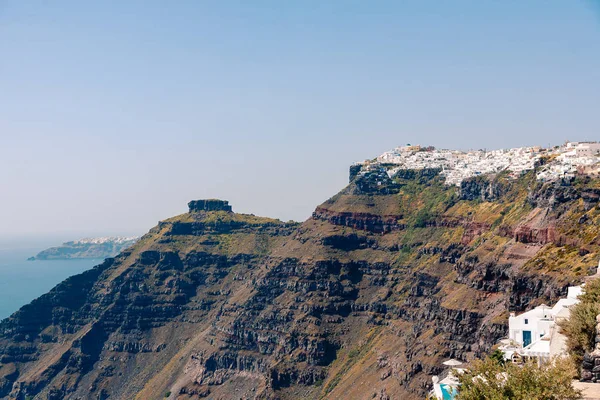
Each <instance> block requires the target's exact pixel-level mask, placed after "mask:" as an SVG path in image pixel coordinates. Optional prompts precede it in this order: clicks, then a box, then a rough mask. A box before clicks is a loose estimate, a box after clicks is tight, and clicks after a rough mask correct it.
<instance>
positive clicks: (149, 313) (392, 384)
mask: <svg viewBox="0 0 600 400" xmlns="http://www.w3.org/2000/svg"><path fill="white" fill-rule="evenodd" d="M533 176H534V175H533V173H532V174H529V175H525V176H523V177H522V178H521V179H519V180H517V181H511V180H508V179H506V178H505V177H503V176H498V177H495V178H477V179H476V180H472V181H469V182H466V183H465V184H464V185H462V187H461V188H460V189H458V188H455V187H447V186H444V185H443V184H442V183H441V181H440V180H439V178H438V177H437V175H436V172H435V171H433V172H431V171H428V173H427V174H424V173H412V174H411V173H404V174H402V175H401V176H398V177H395V178H394V179H393V180H392V179H389V178H388V179H387V180H385V179H383V178H385V177H380V176H379V175H374V176H357V175H356V174H355V175H353V178H354V181H353V182H351V184H350V185H349V186H348V187H347V188H346V189H344V190H343V191H342V192H340V193H339V194H337V195H336V196H334V197H333V198H331V199H330V200H328V201H326V202H325V203H323V204H322V205H320V206H319V207H317V209H316V210H315V213H314V214H313V217H312V218H311V219H309V220H308V221H306V222H304V223H303V224H286V223H282V222H280V221H277V220H272V219H267V218H260V217H255V216H252V215H241V214H235V213H233V212H232V211H231V208H230V206H229V205H228V204H227V203H226V202H220V201H215V200H211V201H196V202H191V203H190V212H189V213H187V214H183V215H180V216H178V217H174V218H172V219H169V220H166V221H163V222H161V223H160V224H159V225H158V226H157V227H155V228H153V229H152V230H151V231H150V232H149V233H148V234H147V235H145V236H144V237H143V238H142V239H141V240H140V241H139V242H138V243H137V244H136V245H135V246H133V247H132V248H130V249H129V250H128V252H127V253H122V254H120V255H119V256H118V257H116V258H115V259H110V260H107V261H106V262H104V263H103V264H101V265H99V266H97V267H95V268H94V269H93V270H90V271H88V272H85V273H83V274H81V275H77V276H75V277H72V278H69V279H67V280H66V281H65V282H63V283H61V284H60V285H58V286H57V287H56V288H54V289H53V290H52V291H51V292H49V293H48V294H46V295H44V296H42V297H41V298H39V299H37V300H35V301H34V302H32V303H31V304H30V305H28V306H25V307H23V308H22V309H21V310H19V311H18V312H17V313H15V314H14V315H13V316H11V317H10V318H8V319H6V320H4V321H2V322H1V323H0V397H2V398H18V399H25V398H27V396H39V397H38V398H41V399H63V398H66V399H78V398H81V399H84V398H85V399H88V398H92V399H132V398H139V399H162V398H164V397H165V395H167V394H169V395H170V398H171V399H197V398H223V399H225V398H232V397H235V398H263V399H275V398H281V399H310V398H313V399H318V398H331V399H337V398H357V399H361V398H364V399H367V398H373V396H375V397H378V398H386V396H389V397H390V398H403V399H411V398H415V399H416V398H422V397H423V396H424V394H425V393H426V391H427V389H428V387H429V384H430V381H431V379H430V377H431V375H433V374H436V373H439V372H440V370H441V368H440V366H441V362H442V361H444V360H445V359H447V358H449V357H454V358H459V359H464V360H468V359H471V358H473V357H476V356H480V355H482V354H483V353H484V352H486V351H488V350H489V348H490V346H491V345H493V344H494V343H495V342H496V340H497V339H499V338H500V337H502V336H503V335H504V334H505V333H506V329H507V326H506V320H507V315H508V311H509V310H511V311H512V310H514V311H520V310H523V309H525V308H527V307H530V306H533V305H536V304H539V303H541V302H552V301H554V300H555V299H557V298H558V297H559V296H561V295H563V294H564V293H565V292H566V287H567V286H568V285H570V284H574V283H579V282H580V281H581V279H582V278H583V277H584V276H585V275H588V274H590V273H593V272H595V271H594V267H595V266H596V265H597V259H598V258H599V257H600V239H599V236H598V234H599V233H600V209H599V207H598V197H599V196H598V195H597V194H598V188H600V185H599V184H598V182H597V181H592V180H587V181H585V180H582V181H576V182H572V183H570V184H566V183H563V184H545V185H544V184H540V183H537V182H535V180H534V179H533ZM380 182H381V183H380ZM386 185H387V186H386Z"/></svg>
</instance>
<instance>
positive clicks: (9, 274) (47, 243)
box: [0, 238, 102, 320]
mask: <svg viewBox="0 0 600 400" xmlns="http://www.w3.org/2000/svg"><path fill="white" fill-rule="evenodd" d="M61 243H62V241H61V240H58V239H50V238H45V239H40V238H35V239H26V238H25V239H23V238H20V239H18V240H7V239H0V320H1V319H4V318H6V317H8V316H9V315H11V314H12V313H14V312H15V311H17V310H18V309H19V308H20V307H21V306H24V305H25V304H28V303H30V302H31V301H32V300H33V299H35V298H37V297H39V296H41V295H42V294H44V293H46V292H48V291H49V290H50V289H52V288H53V287H54V286H56V285H57V284H58V283H60V282H62V281H63V280H65V279H66V278H68V277H69V276H72V275H76V274H79V273H81V272H83V271H85V270H88V269H90V268H92V267H93V266H94V265H98V264H100V263H101V262H102V260H100V259H97V260H93V259H83V260H35V261H27V258H29V257H31V256H35V255H36V254H37V253H38V252H40V251H41V250H44V249H46V248H48V247H51V246H57V245H59V244H61Z"/></svg>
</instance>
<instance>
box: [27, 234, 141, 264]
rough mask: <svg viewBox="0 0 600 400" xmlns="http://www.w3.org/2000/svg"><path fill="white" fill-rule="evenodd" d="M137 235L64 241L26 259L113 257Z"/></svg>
mask: <svg viewBox="0 0 600 400" xmlns="http://www.w3.org/2000/svg"><path fill="white" fill-rule="evenodd" d="M138 239H139V237H134V236H131V237H121V236H109V237H100V238H85V239H80V240H75V241H70V242H65V243H63V244H62V245H60V246H56V247H50V248H48V249H46V250H42V251H40V252H39V253H38V254H36V255H35V256H32V257H29V258H28V259H27V260H28V261H35V260H71V259H104V258H108V257H114V256H116V255H117V254H119V253H120V252H121V251H123V250H124V249H126V248H127V247H129V246H131V245H132V244H134V243H135V242H137V240H138Z"/></svg>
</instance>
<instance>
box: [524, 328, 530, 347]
mask: <svg viewBox="0 0 600 400" xmlns="http://www.w3.org/2000/svg"><path fill="white" fill-rule="evenodd" d="M530 344H531V331H523V347H527V346H529V345H530Z"/></svg>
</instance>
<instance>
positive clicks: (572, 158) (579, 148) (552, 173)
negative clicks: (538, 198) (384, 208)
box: [357, 142, 600, 185]
mask: <svg viewBox="0 0 600 400" xmlns="http://www.w3.org/2000/svg"><path fill="white" fill-rule="evenodd" d="M541 157H549V158H550V162H548V163H547V164H546V165H544V166H543V168H541V170H540V171H539V172H538V174H537V178H538V179H539V180H556V179H560V178H565V177H569V176H574V175H575V174H576V173H578V172H579V173H586V174H600V143H598V142H566V143H565V144H563V145H562V146H555V147H552V148H548V149H545V148H542V147H540V146H534V147H517V148H513V149H502V150H492V151H487V150H472V151H460V150H446V149H441V150H438V149H435V148H434V147H431V146H430V147H422V146H419V145H417V146H411V145H407V146H401V147H397V148H395V149H393V150H391V151H387V152H385V153H383V154H382V155H380V156H379V157H377V158H376V159H375V160H366V161H363V162H360V163H357V164H359V165H362V166H364V167H365V168H363V170H364V172H365V173H366V172H367V171H369V170H371V169H373V168H374V167H376V168H381V167H382V166H384V165H385V168H386V170H387V173H388V175H389V176H390V177H393V176H394V175H395V174H396V173H397V172H398V171H399V170H402V169H427V168H435V169H441V170H442V172H441V175H442V176H444V177H445V179H446V183H447V184H448V185H460V183H461V182H462V181H463V180H464V179H466V178H470V177H473V176H477V175H481V174H490V173H499V172H502V171H508V172H509V173H510V174H511V175H513V176H518V175H519V174H521V173H522V172H524V171H529V170H532V169H533V168H534V167H535V164H536V162H537V161H538V160H540V158H541Z"/></svg>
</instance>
